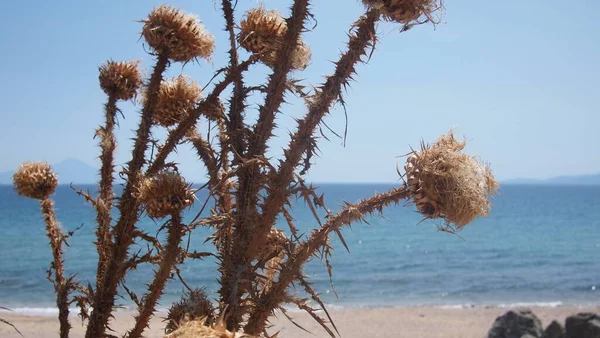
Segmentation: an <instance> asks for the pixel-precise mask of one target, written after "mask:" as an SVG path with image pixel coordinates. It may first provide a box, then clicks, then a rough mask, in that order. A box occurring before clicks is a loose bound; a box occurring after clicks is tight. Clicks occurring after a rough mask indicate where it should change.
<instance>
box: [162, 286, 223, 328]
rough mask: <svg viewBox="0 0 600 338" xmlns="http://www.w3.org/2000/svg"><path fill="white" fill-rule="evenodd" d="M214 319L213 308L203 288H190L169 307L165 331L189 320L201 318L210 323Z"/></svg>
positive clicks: (213, 321)
mask: <svg viewBox="0 0 600 338" xmlns="http://www.w3.org/2000/svg"><path fill="white" fill-rule="evenodd" d="M215 319H216V318H215V308H214V307H213V304H212V302H211V301H210V299H209V298H208V296H207V295H206V292H205V291H204V289H192V290H189V292H188V293H186V294H184V295H183V296H182V297H181V300H180V301H179V302H176V303H174V304H173V305H172V306H171V308H170V309H169V313H168V314H167V318H166V319H165V321H166V322H167V326H166V327H165V333H167V334H168V333H171V332H173V331H175V330H177V328H179V326H181V325H182V324H184V323H186V322H189V321H193V320H202V321H203V323H206V324H208V325H211V324H213V323H215Z"/></svg>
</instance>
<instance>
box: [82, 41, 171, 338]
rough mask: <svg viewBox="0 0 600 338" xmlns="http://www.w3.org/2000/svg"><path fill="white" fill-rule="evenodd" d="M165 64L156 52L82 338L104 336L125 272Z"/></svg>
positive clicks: (160, 55)
mask: <svg viewBox="0 0 600 338" xmlns="http://www.w3.org/2000/svg"><path fill="white" fill-rule="evenodd" d="M168 63H169V59H168V55H167V53H166V52H164V53H160V54H159V55H158V59H157V61H156V65H155V66H154V71H153V73H152V76H151V77H150V82H149V83H148V88H147V91H148V92H147V95H148V96H147V100H146V103H145V105H144V107H143V109H142V116H141V119H140V124H139V127H138V129H137V135H136V138H135V143H134V147H133V151H132V157H131V161H129V163H128V169H127V183H126V184H125V189H124V190H123V194H122V196H121V199H120V202H119V213H120V217H119V220H118V221H117V224H116V225H115V228H114V232H113V233H114V243H113V244H112V246H111V250H110V257H109V261H108V264H107V265H106V272H105V274H104V278H103V279H102V283H101V284H100V285H98V286H97V287H96V292H95V294H94V300H93V308H94V309H93V310H92V314H91V316H90V321H89V325H88V328H87V331H86V338H97V337H102V336H104V332H105V330H106V326H107V323H108V319H109V317H110V312H111V311H112V307H113V305H114V302H115V296H116V294H117V286H118V284H119V282H120V281H121V280H122V279H123V277H124V274H125V273H126V271H127V270H126V269H124V268H123V262H124V261H125V259H126V258H127V253H128V251H129V247H130V245H131V244H132V242H133V236H132V234H133V231H134V229H135V222H136V221H137V220H138V208H139V201H138V200H137V199H136V198H135V196H134V192H135V189H136V188H137V185H138V182H139V181H140V179H141V175H142V172H141V169H142V167H143V166H144V164H145V154H146V150H147V149H148V141H149V138H150V128H151V127H152V114H153V112H154V107H155V105H156V98H157V94H158V90H159V88H160V83H161V82H162V79H163V73H164V71H165V70H166V68H167V65H168Z"/></svg>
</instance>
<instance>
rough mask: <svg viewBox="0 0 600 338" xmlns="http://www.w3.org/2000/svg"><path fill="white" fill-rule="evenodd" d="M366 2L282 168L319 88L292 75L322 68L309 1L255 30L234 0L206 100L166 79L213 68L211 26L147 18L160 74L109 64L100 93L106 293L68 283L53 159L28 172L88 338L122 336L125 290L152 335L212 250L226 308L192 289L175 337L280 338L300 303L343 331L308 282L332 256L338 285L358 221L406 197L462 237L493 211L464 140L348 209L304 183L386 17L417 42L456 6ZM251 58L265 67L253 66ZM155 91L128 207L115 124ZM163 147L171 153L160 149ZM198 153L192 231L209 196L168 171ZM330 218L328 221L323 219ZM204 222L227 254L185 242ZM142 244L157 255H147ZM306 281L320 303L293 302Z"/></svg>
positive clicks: (253, 17)
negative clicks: (164, 304) (304, 221)
mask: <svg viewBox="0 0 600 338" xmlns="http://www.w3.org/2000/svg"><path fill="white" fill-rule="evenodd" d="M363 3H364V4H365V5H366V11H365V13H364V14H363V15H361V16H360V17H359V18H357V20H356V21H355V22H354V23H352V24H351V25H350V31H349V34H348V41H347V47H346V49H345V50H344V51H343V52H342V53H341V55H340V57H339V59H338V60H337V61H335V62H334V69H333V70H332V72H331V74H330V75H328V76H326V78H325V81H324V82H323V83H322V84H321V85H319V86H317V87H314V88H312V89H311V90H309V91H307V92H302V95H301V96H302V98H303V99H304V100H305V101H306V106H307V111H306V113H305V114H304V116H302V117H301V118H299V119H298V120H297V125H296V126H292V127H291V128H290V129H291V130H292V132H291V138H290V142H289V144H288V146H287V147H286V149H284V152H283V155H282V156H281V158H275V159H271V158H268V157H267V155H266V153H267V149H268V147H269V141H270V140H271V139H272V138H273V137H274V135H276V134H277V133H278V132H279V131H278V128H277V114H278V113H281V112H282V109H283V106H282V105H283V103H284V102H285V96H286V94H289V93H291V92H297V91H298V90H300V89H299V88H304V87H308V86H304V85H303V84H302V83H301V82H299V81H297V80H294V79H293V78H291V76H290V74H291V73H292V72H293V71H301V70H303V69H304V68H306V67H307V66H308V64H309V61H310V58H311V50H310V47H309V46H308V45H307V44H306V43H305V42H304V41H305V40H304V37H303V34H304V33H305V32H307V29H306V24H307V21H308V20H309V18H311V17H312V14H311V13H310V6H309V5H310V3H309V0H293V1H292V6H291V8H290V12H289V14H286V16H284V15H283V14H280V13H279V12H277V11H274V10H267V9H265V8H264V7H263V6H259V7H258V8H255V9H251V10H250V11H247V12H246V13H245V16H244V17H243V18H242V19H241V21H240V22H239V24H237V23H236V18H235V15H236V11H235V4H236V2H235V1H231V0H222V1H221V7H222V11H223V12H222V13H223V18H224V21H225V29H226V31H227V33H228V36H229V45H228V46H229V47H228V48H229V50H228V64H226V65H225V66H224V67H223V68H221V69H219V70H218V71H216V72H215V74H214V77H213V79H215V81H216V82H215V83H214V86H213V87H212V89H210V88H209V89H208V90H207V89H205V90H204V91H205V93H204V96H203V97H202V96H201V90H200V88H199V87H198V86H197V85H196V83H195V82H194V81H193V80H192V79H190V78H188V77H185V76H183V75H180V76H179V77H176V78H173V79H167V80H165V79H164V78H163V76H164V73H165V72H166V70H167V68H168V67H169V66H170V65H171V63H175V62H184V63H185V62H189V61H191V60H197V59H209V58H211V56H212V54H213V52H214V45H215V42H214V38H213V36H212V35H211V34H210V33H208V32H207V31H206V30H205V28H204V27H203V26H202V25H200V23H199V21H198V20H197V19H196V17H195V16H193V15H190V14H186V13H184V12H182V11H180V10H178V9H175V8H172V7H169V6H166V5H162V6H159V7H156V8H155V9H154V10H152V11H151V13H150V14H149V16H148V18H147V19H145V20H142V23H143V27H142V36H143V37H144V39H145V41H146V43H147V44H148V45H149V46H150V47H151V55H152V56H153V57H154V58H155V59H156V60H155V61H156V62H155V65H154V67H153V70H152V73H151V75H150V77H149V78H148V79H146V80H142V79H141V75H140V73H139V71H138V63H137V62H114V61H109V62H107V63H106V64H104V65H103V66H101V67H100V75H99V77H100V87H101V89H102V90H103V91H104V92H105V93H106V94H107V96H108V102H107V104H106V106H105V108H106V109H105V114H106V122H105V124H104V125H103V126H101V127H100V128H99V129H98V130H97V135H98V136H99V137H100V147H101V150H102V154H101V156H100V158H101V160H102V168H101V179H100V185H99V194H98V196H97V197H94V196H92V195H91V194H88V193H83V192H81V191H79V192H78V193H79V194H80V195H82V196H84V197H85V198H86V200H88V201H89V202H91V203H92V205H93V206H94V207H95V208H96V210H97V214H98V216H97V218H96V220H97V223H98V227H97V232H96V235H97V236H96V237H97V238H96V246H97V250H98V254H99V255H98V256H99V260H98V267H97V275H96V284H95V286H88V287H82V286H80V285H78V284H75V283H74V282H73V281H72V280H71V279H69V280H65V279H64V277H60V276H62V275H63V274H64V272H62V271H63V268H62V258H61V255H62V251H61V250H62V249H61V246H60V245H61V243H62V238H63V237H62V234H61V233H60V232H59V230H60V228H59V227H58V225H57V223H56V220H55V218H54V214H53V209H52V202H51V201H50V199H49V196H50V195H51V194H52V192H53V191H54V188H55V187H56V184H57V181H56V177H55V176H54V174H53V173H52V172H51V170H50V169H49V167H48V166H47V165H42V164H26V165H24V166H23V167H22V168H21V169H20V170H19V171H18V172H17V173H16V174H15V188H16V189H17V191H18V192H19V193H20V194H22V195H24V196H28V197H32V198H37V199H40V200H41V201H42V208H43V212H44V214H45V216H46V217H45V219H46V221H47V223H48V228H47V229H48V233H49V236H50V237H51V247H52V249H53V253H55V257H54V260H55V264H54V265H53V267H54V268H55V278H54V280H55V285H59V286H60V285H68V287H66V288H65V289H66V290H72V289H77V290H80V291H81V294H80V295H78V296H77V297H76V302H77V303H78V304H79V305H80V306H81V308H82V314H81V315H82V317H84V318H86V319H87V320H88V325H87V331H86V338H97V337H104V336H109V334H108V333H107V331H109V330H110V319H111V318H112V313H113V309H114V306H115V298H116V297H117V296H119V286H120V285H121V286H123V287H124V289H125V290H126V292H127V294H128V296H130V297H131V299H132V301H133V302H134V303H135V304H136V305H137V309H138V314H137V315H136V317H135V324H134V327H133V328H132V329H131V330H129V331H128V332H127V333H126V335H125V336H126V337H129V338H136V337H142V336H143V335H144V332H145V329H146V328H147V326H148V323H149V320H150V319H151V317H152V316H154V315H155V312H156V309H155V308H156V304H158V302H159V301H160V299H161V296H162V294H163V292H164V289H165V287H166V285H167V282H168V280H169V279H170V278H172V277H173V276H174V274H177V275H178V276H179V277H180V278H181V276H180V275H179V269H178V266H179V265H180V264H183V263H184V262H185V260H186V259H200V258H203V257H207V256H216V259H217V262H218V266H217V268H216V271H215V272H216V273H217V275H218V280H219V283H220V285H219V289H218V292H217V299H216V302H214V304H213V303H212V302H211V301H210V300H209V299H208V298H207V296H206V294H205V293H204V292H203V291H201V289H190V293H189V294H188V295H185V296H184V297H183V299H182V300H181V301H180V302H178V303H176V304H174V305H173V306H172V307H171V310H170V311H169V316H168V318H167V320H166V321H167V324H166V326H167V327H166V333H167V334H168V335H167V337H259V336H262V337H274V335H271V334H270V333H269V332H268V323H269V319H270V318H271V317H272V316H273V315H274V313H275V311H277V310H281V311H282V312H283V313H284V314H286V316H287V313H286V312H285V311H286V310H285V308H284V307H283V306H284V305H292V306H296V307H297V308H299V309H301V310H303V311H306V312H307V313H308V314H309V315H311V316H312V317H313V318H314V319H315V320H316V321H317V322H318V323H319V324H320V325H321V326H322V327H323V329H324V330H325V331H326V332H327V333H328V334H329V335H330V336H332V337H334V336H335V335H336V332H337V328H336V327H335V324H334V323H333V321H332V318H331V317H330V316H329V313H328V312H327V309H326V307H325V305H324V304H323V302H322V301H321V299H320V297H319V295H318V294H317V292H315V290H313V289H312V287H311V284H310V282H309V280H308V277H307V276H305V275H304V274H303V267H304V266H305V264H306V263H307V262H308V261H310V260H311V259H312V258H313V257H315V256H320V257H321V258H323V261H324V262H325V265H326V268H327V271H328V273H329V275H330V277H331V276H332V268H331V265H330V264H329V258H330V255H331V252H332V247H331V244H330V243H331V238H332V235H333V236H337V237H338V238H339V239H340V240H341V242H342V244H343V245H345V246H346V242H345V240H344V238H343V234H342V230H343V228H344V226H347V225H350V224H352V223H354V222H360V221H363V220H364V219H365V217H367V216H368V215H371V214H374V213H381V212H382V211H383V209H385V208H387V207H390V206H392V205H396V204H399V203H400V201H412V202H414V204H415V205H416V208H417V210H418V211H419V212H421V213H422V214H423V216H424V217H426V218H431V219H441V220H443V222H444V226H443V229H444V230H448V229H450V230H452V231H459V230H461V229H462V228H463V227H464V226H466V225H467V224H468V223H469V222H471V221H472V220H473V219H475V218H477V217H480V216H485V215H487V213H488V212H489V210H490V202H489V198H490V197H491V196H493V195H494V192H495V190H496V189H497V186H498V184H497V182H496V181H495V180H494V178H493V176H492V173H491V171H490V169H489V167H488V166H487V165H485V164H483V163H482V162H481V161H479V160H478V158H476V157H474V156H470V155H467V154H465V153H463V152H462V150H463V148H464V146H465V143H464V142H459V141H457V140H456V139H455V138H454V136H453V134H452V133H449V134H447V135H443V136H442V137H440V139H438V140H437V141H436V142H435V143H433V144H432V145H431V146H422V147H421V149H419V150H417V151H413V152H412V153H411V154H409V156H408V158H407V161H406V165H405V170H406V173H405V174H404V175H403V178H404V179H405V184H402V185H401V186H399V187H394V188H391V189H390V190H389V191H388V192H386V193H380V194H376V195H374V196H370V197H368V198H366V199H364V200H360V201H358V202H356V203H346V205H344V206H343V208H342V209H341V210H340V211H338V212H337V213H332V212H331V211H330V209H328V208H327V207H326V204H325V199H324V196H323V195H322V194H320V193H318V191H317V189H316V188H314V187H312V185H310V184H308V183H306V182H305V181H304V178H303V175H304V174H305V173H306V172H307V171H309V170H310V168H311V165H312V160H313V155H314V153H315V151H316V150H317V149H318V148H317V144H318V140H317V138H318V135H319V130H320V127H321V126H322V125H323V124H324V122H323V119H324V118H325V117H326V116H327V115H328V114H329V113H330V112H331V110H332V107H333V106H334V105H335V104H336V103H340V104H342V105H344V107H345V101H344V97H343V96H344V94H345V92H344V88H345V87H346V86H347V85H348V84H349V83H350V81H351V80H352V79H353V78H354V76H355V75H356V73H357V70H358V66H359V65H360V64H361V63H364V62H366V61H368V60H369V59H370V55H371V54H372V53H373V52H374V46H375V44H376V42H377V40H378V34H377V31H376V26H377V23H378V22H379V21H380V20H382V19H384V20H389V21H393V22H397V23H399V24H400V25H401V27H402V28H401V29H400V31H401V32H404V31H406V30H407V29H408V28H410V27H412V26H414V25H416V24H420V23H424V22H432V23H437V22H439V17H436V15H437V13H439V12H440V10H441V9H442V8H443V6H442V3H441V1H439V0H363ZM240 46H241V47H242V48H243V49H240V48H239V47H240ZM244 50H245V51H247V52H249V54H250V56H249V57H247V58H244V57H243V53H245V52H244ZM256 62H262V63H263V64H265V65H267V66H268V67H269V72H270V73H269V76H268V77H267V79H266V81H265V83H264V84H263V85H261V86H253V87H250V86H248V85H246V83H245V78H246V76H247V75H248V73H249V72H251V71H253V68H252V65H253V64H254V63H256ZM263 68H264V67H263ZM204 80H206V79H201V80H200V81H204ZM142 82H144V84H145V85H144V89H143V99H142V100H141V101H142V108H141V117H140V122H139V126H138V129H137V130H136V135H135V138H134V145H133V148H132V150H131V159H130V160H129V161H128V162H127V164H126V165H125V167H124V170H123V175H124V178H125V179H126V181H125V185H124V189H123V191H122V193H121V194H120V196H116V197H115V196H113V192H112V188H113V175H114V174H115V172H114V170H115V169H114V164H113V161H114V152H115V149H116V140H115V137H114V131H113V130H114V126H115V124H116V112H117V111H118V107H117V103H118V102H119V101H122V100H129V99H131V98H134V97H135V96H136V95H137V94H138V92H139V91H140V87H141V84H142ZM207 88H208V86H207ZM228 90H229V91H228ZM255 91H260V93H261V94H263V96H262V98H263V99H264V101H263V102H261V103H260V104H259V105H258V117H257V119H256V120H251V119H250V118H249V117H248V116H249V115H250V114H246V113H247V111H248V106H247V104H246V101H247V99H248V97H249V96H250V95H251V93H252V92H255ZM200 121H203V122H208V123H209V124H210V125H211V126H214V128H213V129H211V130H216V135H215V134H214V133H213V134H212V136H211V135H203V134H202V133H200V132H199V129H197V127H196V126H197V125H198V123H199V122H200ZM165 127H166V128H168V129H167V136H166V138H165V139H164V140H154V139H152V138H151V135H152V129H153V128H165ZM150 144H152V145H153V146H154V145H156V147H155V148H154V147H153V149H152V151H150ZM183 144H189V145H191V146H193V148H194V150H195V151H196V153H197V155H198V158H199V161H200V162H201V163H202V164H203V165H204V166H205V168H206V172H207V183H206V184H205V185H203V186H202V189H206V190H207V191H208V192H209V195H210V196H211V199H212V202H213V203H212V207H211V209H210V210H209V212H207V213H204V214H200V215H198V217H196V218H195V219H194V220H193V221H191V222H189V223H184V222H183V217H182V215H183V212H184V211H185V209H186V208H187V207H188V206H190V205H191V204H192V203H193V202H194V199H195V198H194V190H193V189H191V186H190V184H189V183H187V182H186V180H185V179H184V178H183V177H182V176H181V175H180V174H179V172H178V170H177V164H175V163H168V162H167V158H168V156H169V155H170V154H171V153H173V152H174V151H176V149H177V147H179V146H182V145H183ZM294 199H301V200H303V201H304V202H306V204H307V205H308V206H309V208H310V210H311V212H312V214H313V216H314V218H315V224H316V225H317V228H316V229H315V230H314V231H313V232H312V233H309V234H301V233H300V232H299V231H298V229H297V227H296V225H295V218H294V214H293V213H292V210H291V207H290V206H291V205H292V203H293V200H294ZM113 200H116V202H115V203H114V206H113ZM115 208H116V209H117V211H118V217H115V219H114V220H113V219H112V218H111V212H112V211H113V209H115ZM144 211H145V214H146V215H148V216H149V217H150V218H153V219H164V220H165V223H164V226H163V227H162V228H161V230H166V232H167V236H166V239H161V238H159V237H158V236H156V235H150V234H148V233H146V232H144V231H143V230H142V229H140V228H138V222H139V221H140V217H141V216H142V215H144ZM323 213H324V214H326V217H321V216H320V215H322V214H323ZM278 219H280V220H283V221H285V224H286V225H287V229H282V228H278V226H277V225H278V224H277V221H278ZM198 227H205V228H208V229H211V230H212V232H213V233H212V236H210V238H209V240H208V241H207V242H210V244H212V245H214V247H215V249H216V253H214V254H213V253H208V252H203V251H200V250H197V249H198V248H192V249H193V251H188V250H187V248H186V246H185V245H184V244H183V243H182V241H183V238H184V236H185V235H186V234H189V233H190V232H192V231H194V229H196V228H198ZM136 243H137V244H143V245H144V246H146V247H147V248H148V250H147V251H145V252H144V251H135V252H132V251H131V250H132V248H133V246H134V245H135V244H136ZM210 244H206V245H210ZM144 263H146V264H152V265H154V266H155V269H154V274H153V276H152V277H149V279H150V278H151V279H150V281H149V283H148V285H147V290H146V292H145V293H144V294H143V295H142V296H141V297H138V296H137V295H136V294H134V293H133V292H131V291H130V289H129V288H127V285H126V282H125V280H126V277H127V275H128V273H129V271H131V270H133V269H135V268H136V267H137V266H138V265H140V264H144ZM60 278H62V279H60ZM291 285H294V286H296V287H297V288H300V289H301V290H303V292H304V294H303V295H292V294H290V293H289V292H288V291H289V288H290V286H291ZM194 287H201V286H194ZM65 289H60V288H58V287H57V293H58V294H59V295H58V297H57V304H59V308H61V306H62V309H63V310H65V309H66V311H68V307H64V305H65V304H67V303H68V300H66V298H64V297H66V296H65V294H64V293H61V292H62V291H63V290H65ZM309 301H312V302H313V303H314V304H316V305H310V302H309ZM87 308H91V309H92V311H91V313H90V314H89V316H88V313H87V312H86V311H84V310H85V309H87ZM63 310H61V311H63ZM320 310H323V311H324V314H325V317H323V316H322V315H321V314H320V313H319V311H320ZM66 313H67V314H68V312H66ZM64 314H65V312H61V314H60V316H61V336H62V337H65V335H63V331H62V330H63V327H64V328H66V331H67V332H68V321H66V322H64V323H63V319H65V318H66V317H64ZM328 322H329V323H328ZM66 334H68V333H66Z"/></svg>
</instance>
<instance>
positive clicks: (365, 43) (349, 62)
mask: <svg viewBox="0 0 600 338" xmlns="http://www.w3.org/2000/svg"><path fill="white" fill-rule="evenodd" d="M378 18H379V14H378V13H377V12H376V11H374V10H370V11H369V12H367V13H366V14H365V15H363V16H362V17H361V18H360V19H359V20H358V21H357V22H355V23H354V27H356V30H355V32H354V34H352V35H350V40H349V42H348V50H347V51H346V52H345V53H344V54H342V56H341V57H340V59H339V60H338V61H337V62H336V63H335V64H336V67H335V72H334V73H333V75H330V76H329V77H328V78H327V80H326V81H325V84H323V85H322V86H321V87H320V88H319V89H318V90H317V92H316V93H315V95H314V96H313V98H312V99H311V101H310V102H309V109H308V113H307V114H306V116H305V117H304V118H303V119H301V120H299V121H298V128H297V130H296V132H295V133H294V134H293V135H292V138H291V141H290V144H289V146H288V150H286V151H285V152H284V154H285V159H284V161H283V162H282V164H281V165H280V167H279V170H278V171H277V174H275V175H273V176H272V177H271V178H270V179H269V180H268V182H269V183H268V184H269V186H268V188H267V191H269V192H270V193H269V195H268V196H267V198H266V200H265V202H264V204H263V207H262V210H263V213H262V215H261V217H260V221H259V222H257V224H259V225H260V226H261V227H263V228H260V229H257V231H256V233H258V234H263V235H262V236H258V237H256V239H255V241H256V242H257V243H254V244H253V246H254V247H256V246H257V245H258V244H259V243H260V242H262V241H263V240H264V239H263V238H261V237H264V234H266V233H268V228H269V227H271V226H272V225H273V224H274V223H275V219H276V217H277V215H278V214H279V213H280V212H281V210H282V208H283V206H284V204H285V203H286V201H287V200H288V198H289V196H290V194H291V192H290V189H289V185H290V184H291V183H292V182H293V180H294V173H295V170H296V168H297V167H298V166H299V165H300V162H301V160H302V155H303V154H304V153H305V152H306V151H307V150H308V149H309V147H310V146H311V144H312V135H313V133H314V132H315V130H316V128H317V126H318V125H319V123H320V122H321V120H322V119H323V117H324V116H325V114H327V113H328V112H329V110H330V109H331V107H332V105H333V104H334V102H335V101H336V100H337V99H338V98H339V97H340V95H341V93H342V89H343V87H344V86H345V85H346V84H347V83H348V81H349V80H350V79H351V77H352V75H353V74H354V73H355V67H356V65H357V64H358V63H359V62H361V59H362V57H363V56H365V55H367V50H368V48H372V47H373V45H374V43H375V40H376V38H377V35H376V31H375V23H376V22H377V20H378Z"/></svg>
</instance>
